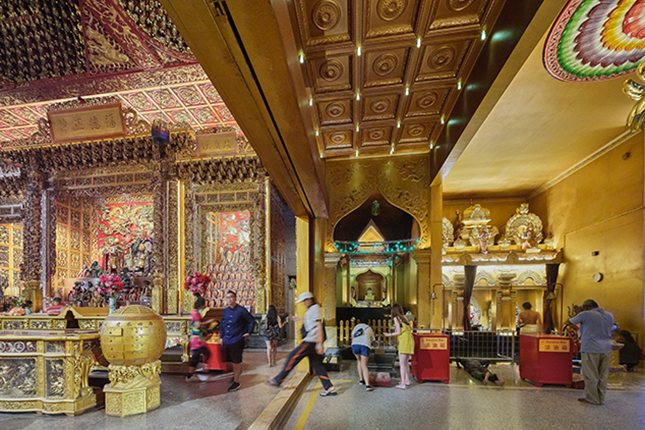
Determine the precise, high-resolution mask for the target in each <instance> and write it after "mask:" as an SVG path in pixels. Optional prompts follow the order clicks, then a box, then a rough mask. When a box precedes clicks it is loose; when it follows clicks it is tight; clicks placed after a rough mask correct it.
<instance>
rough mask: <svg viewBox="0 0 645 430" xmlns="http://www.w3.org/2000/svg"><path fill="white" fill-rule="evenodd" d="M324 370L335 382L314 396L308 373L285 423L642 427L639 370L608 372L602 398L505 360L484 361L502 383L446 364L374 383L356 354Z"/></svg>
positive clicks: (643, 382) (327, 428)
mask: <svg viewBox="0 0 645 430" xmlns="http://www.w3.org/2000/svg"><path fill="white" fill-rule="evenodd" d="M350 363H351V362H345V365H344V366H343V371H342V372H339V373H330V377H331V379H332V382H334V384H335V386H336V388H337V389H338V392H339V393H338V395H336V396H334V397H326V398H324V397H320V396H319V395H318V394H319V392H320V383H319V382H318V380H317V379H315V380H314V381H312V383H311V384H310V385H309V388H308V390H307V391H306V392H305V393H304V394H303V396H302V397H301V399H300V402H299V403H298V405H297V406H296V408H295V410H294V411H293V414H292V415H291V418H290V419H289V421H288V423H287V425H286V427H285V428H287V429H308V430H313V429H324V430H335V429H406V430H410V429H428V428H438V429H478V430H479V429H586V430H590V429H613V428H621V429H622V428H624V429H645V408H643V407H642V405H643V404H644V402H645V371H643V369H641V372H635V373H620V374H612V375H610V384H611V387H614V388H620V387H621V386H622V389H610V391H608V394H607V398H606V403H605V405H603V406H592V405H586V404H582V403H580V402H578V401H577V399H578V398H579V397H584V392H583V390H575V389H569V388H566V387H560V386H555V385H545V386H543V387H535V386H534V385H533V384H531V383H530V382H526V381H522V380H520V378H519V373H518V371H519V369H518V367H517V366H511V365H510V364H497V365H491V367H490V368H491V370H492V371H493V372H496V373H498V374H501V375H502V377H503V378H504V379H505V380H506V385H505V386H504V387H497V386H495V385H493V386H484V385H482V383H481V382H479V381H477V380H474V379H473V378H471V377H470V375H469V374H468V373H466V372H465V371H464V370H459V369H457V368H456V367H455V365H454V364H453V365H452V367H451V372H450V374H451V375H450V383H449V384H444V383H443V382H425V383H423V384H414V383H413V384H412V385H411V386H410V388H408V389H407V390H399V389H397V388H394V385H395V384H396V383H398V379H396V378H394V379H393V380H392V387H391V388H379V387H377V388H375V390H374V391H372V392H367V391H366V390H365V388H364V387H363V386H362V385H359V384H358V382H357V375H358V373H357V371H356V366H355V362H353V363H351V364H350Z"/></svg>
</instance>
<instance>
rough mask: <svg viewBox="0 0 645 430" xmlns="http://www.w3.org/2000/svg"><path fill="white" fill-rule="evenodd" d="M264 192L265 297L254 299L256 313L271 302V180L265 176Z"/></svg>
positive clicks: (264, 309)
mask: <svg viewBox="0 0 645 430" xmlns="http://www.w3.org/2000/svg"><path fill="white" fill-rule="evenodd" d="M264 192H265V196H264V199H265V203H264V208H265V218H264V224H265V225H264V229H265V235H264V238H265V252H266V255H265V259H266V260H265V266H266V269H265V270H266V275H265V277H264V294H265V297H264V298H263V300H260V299H262V298H261V297H257V298H256V304H257V307H258V309H256V310H255V311H256V312H260V313H264V312H266V311H267V309H268V308H269V305H270V304H271V303H272V302H273V297H272V296H271V179H270V178H269V177H268V176H267V177H265V178H264Z"/></svg>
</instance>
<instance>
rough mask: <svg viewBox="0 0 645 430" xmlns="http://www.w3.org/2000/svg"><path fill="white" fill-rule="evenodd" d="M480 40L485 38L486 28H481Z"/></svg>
mask: <svg viewBox="0 0 645 430" xmlns="http://www.w3.org/2000/svg"><path fill="white" fill-rule="evenodd" d="M479 38H480V39H481V40H482V41H484V40H486V30H482V34H481V36H480V37H479Z"/></svg>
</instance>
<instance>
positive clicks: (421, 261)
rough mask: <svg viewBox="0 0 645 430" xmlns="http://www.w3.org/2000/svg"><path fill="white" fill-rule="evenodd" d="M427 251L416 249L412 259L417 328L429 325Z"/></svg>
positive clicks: (429, 254)
mask: <svg viewBox="0 0 645 430" xmlns="http://www.w3.org/2000/svg"><path fill="white" fill-rule="evenodd" d="M431 255H432V252H431V250H429V249H416V250H415V251H414V258H415V260H416V261H417V315H416V317H417V321H418V327H420V328H421V327H423V328H425V327H428V326H429V325H430V312H431V311H430V289H431V286H430V282H431V281H430V260H431Z"/></svg>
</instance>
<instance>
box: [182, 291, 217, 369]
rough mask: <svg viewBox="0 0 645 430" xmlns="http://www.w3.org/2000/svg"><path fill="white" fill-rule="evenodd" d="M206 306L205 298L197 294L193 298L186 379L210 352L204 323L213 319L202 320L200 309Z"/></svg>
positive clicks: (208, 322)
mask: <svg viewBox="0 0 645 430" xmlns="http://www.w3.org/2000/svg"><path fill="white" fill-rule="evenodd" d="M205 306H206V300H205V299H204V298H203V297H201V296H199V297H197V298H196V299H195V305H194V308H195V309H194V310H193V312H192V313H191V314H190V356H191V357H190V364H189V367H188V375H186V381H189V380H190V378H192V377H193V375H194V374H195V368H196V367H197V364H198V363H199V362H200V360H201V359H202V357H203V361H204V363H206V362H207V361H208V358H209V357H210V352H208V349H207V348H206V341H205V340H204V329H203V325H204V324H210V323H211V322H213V320H207V321H202V314H201V311H202V310H203V309H204V307H205Z"/></svg>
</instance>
